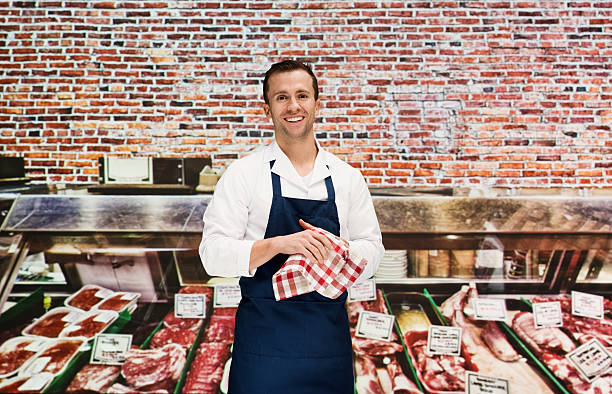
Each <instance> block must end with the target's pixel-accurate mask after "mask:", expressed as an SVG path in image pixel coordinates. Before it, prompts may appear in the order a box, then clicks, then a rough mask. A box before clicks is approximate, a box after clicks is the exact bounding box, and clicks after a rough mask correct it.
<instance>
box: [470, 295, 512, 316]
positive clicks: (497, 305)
mask: <svg viewBox="0 0 612 394" xmlns="http://www.w3.org/2000/svg"><path fill="white" fill-rule="evenodd" d="M472 302H473V305H472V307H473V308H474V318H475V319H477V320H497V321H504V320H506V316H507V311H506V300H504V299H497V298H475V299H474V300H472Z"/></svg>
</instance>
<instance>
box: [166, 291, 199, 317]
mask: <svg viewBox="0 0 612 394" xmlns="http://www.w3.org/2000/svg"><path fill="white" fill-rule="evenodd" d="M174 316H176V317H179V318H196V319H197V318H199V319H204V318H205V317H206V297H205V295H204V294H183V293H177V294H175V295H174Z"/></svg>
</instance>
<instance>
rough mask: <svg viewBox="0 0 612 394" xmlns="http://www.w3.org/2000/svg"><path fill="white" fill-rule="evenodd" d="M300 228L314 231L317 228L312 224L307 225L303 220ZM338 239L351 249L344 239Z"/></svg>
mask: <svg viewBox="0 0 612 394" xmlns="http://www.w3.org/2000/svg"><path fill="white" fill-rule="evenodd" d="M300 226H302V227H303V228H304V229H306V230H313V229H314V228H315V227H314V226H313V225H312V224H309V223H306V222H305V221H303V220H302V219H300ZM332 235H333V234H332ZM336 239H339V240H340V241H342V242H343V243H344V245H345V246H346V247H347V248H348V247H349V243H348V242H347V241H346V240H345V239H344V238H340V237H336ZM328 249H331V247H329V248H328Z"/></svg>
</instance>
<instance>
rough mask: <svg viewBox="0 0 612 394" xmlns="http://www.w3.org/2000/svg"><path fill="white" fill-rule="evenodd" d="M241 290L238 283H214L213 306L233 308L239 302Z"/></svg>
mask: <svg viewBox="0 0 612 394" xmlns="http://www.w3.org/2000/svg"><path fill="white" fill-rule="evenodd" d="M241 299H242V292H241V291H240V286H239V285H216V286H215V294H214V303H213V307H214V308H235V307H237V306H238V304H240V300H241Z"/></svg>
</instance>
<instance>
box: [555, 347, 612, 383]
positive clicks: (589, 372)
mask: <svg viewBox="0 0 612 394" xmlns="http://www.w3.org/2000/svg"><path fill="white" fill-rule="evenodd" d="M565 357H567V358H568V359H569V360H570V361H571V362H572V363H573V364H574V365H575V366H576V369H578V371H580V373H581V374H582V375H583V376H584V377H585V378H586V379H587V380H588V381H589V382H590V381H592V380H594V379H596V378H597V377H598V376H599V375H601V374H602V373H604V372H606V371H608V369H609V368H610V367H612V355H610V353H608V351H607V350H606V348H605V347H604V346H603V345H602V344H601V342H599V341H598V340H597V339H591V340H590V341H589V342H587V343H585V344H584V345H581V346H580V347H578V348H576V349H575V350H574V351H572V352H570V353H568V354H566V355H565Z"/></svg>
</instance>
